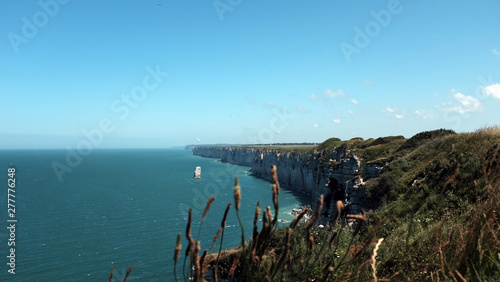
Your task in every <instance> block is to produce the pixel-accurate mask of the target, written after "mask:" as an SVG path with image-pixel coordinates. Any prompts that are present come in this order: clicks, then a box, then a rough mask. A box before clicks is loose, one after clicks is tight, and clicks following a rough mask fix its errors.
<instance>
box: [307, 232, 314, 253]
mask: <svg viewBox="0 0 500 282" xmlns="http://www.w3.org/2000/svg"><path fill="white" fill-rule="evenodd" d="M308 241H309V248H310V249H311V250H312V248H313V247H314V237H313V236H312V235H309V238H308Z"/></svg>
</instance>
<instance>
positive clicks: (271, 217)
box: [267, 206, 273, 229]
mask: <svg viewBox="0 0 500 282" xmlns="http://www.w3.org/2000/svg"><path fill="white" fill-rule="evenodd" d="M267 219H268V220H269V223H270V224H269V227H270V228H271V229H273V224H272V222H273V215H272V214H271V207H270V206H267Z"/></svg>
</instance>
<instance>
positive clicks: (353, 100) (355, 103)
mask: <svg viewBox="0 0 500 282" xmlns="http://www.w3.org/2000/svg"><path fill="white" fill-rule="evenodd" d="M351 102H352V103H353V104H354V105H357V104H359V102H358V101H357V100H356V99H352V100H351Z"/></svg>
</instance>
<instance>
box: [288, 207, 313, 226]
mask: <svg viewBox="0 0 500 282" xmlns="http://www.w3.org/2000/svg"><path fill="white" fill-rule="evenodd" d="M308 211H309V208H304V209H303V210H302V211H301V212H300V213H299V214H298V215H297V217H295V218H294V219H293V221H292V223H290V228H292V229H294V228H295V227H296V226H297V224H298V223H299V222H300V220H301V219H302V217H304V215H305V214H306V213H307V212H308Z"/></svg>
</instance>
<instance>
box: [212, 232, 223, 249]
mask: <svg viewBox="0 0 500 282" xmlns="http://www.w3.org/2000/svg"><path fill="white" fill-rule="evenodd" d="M221 231H222V228H219V230H217V234H215V236H214V239H213V241H212V246H210V251H212V249H213V248H214V246H215V242H217V239H219V236H220V232H221Z"/></svg>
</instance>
